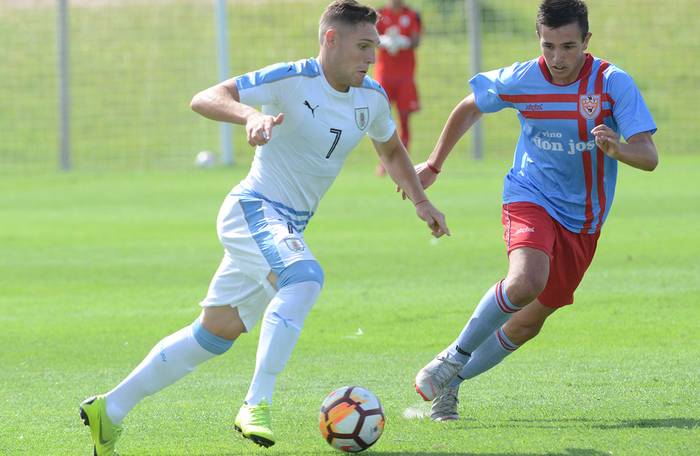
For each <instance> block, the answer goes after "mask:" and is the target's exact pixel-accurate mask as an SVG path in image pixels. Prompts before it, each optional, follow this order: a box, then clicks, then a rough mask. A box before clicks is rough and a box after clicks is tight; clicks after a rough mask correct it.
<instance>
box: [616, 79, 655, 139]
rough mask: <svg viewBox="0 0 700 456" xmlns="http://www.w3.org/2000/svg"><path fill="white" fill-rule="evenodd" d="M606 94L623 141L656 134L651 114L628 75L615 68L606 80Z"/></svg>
mask: <svg viewBox="0 0 700 456" xmlns="http://www.w3.org/2000/svg"><path fill="white" fill-rule="evenodd" d="M608 93H609V94H610V96H611V97H612V99H613V101H614V104H613V108H612V112H613V117H614V118H615V122H616V123H617V126H618V128H619V129H620V133H621V134H622V136H623V137H624V138H625V140H626V139H628V138H629V137H631V136H634V135H636V134H637V133H643V132H647V131H648V132H650V133H651V134H654V133H655V132H656V124H655V123H654V119H653V117H652V116H651V112H649V109H648V108H647V105H646V103H644V98H642V94H641V93H640V92H639V89H638V88H637V85H636V84H635V83H634V80H633V79H632V77H631V76H630V75H628V74H627V73H625V72H624V71H622V70H620V69H618V68H616V69H615V70H614V73H613V74H611V75H610V77H609V78H608Z"/></svg>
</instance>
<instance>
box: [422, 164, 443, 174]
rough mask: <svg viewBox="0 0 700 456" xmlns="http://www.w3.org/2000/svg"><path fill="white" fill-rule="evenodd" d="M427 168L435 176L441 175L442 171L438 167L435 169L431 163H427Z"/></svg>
mask: <svg viewBox="0 0 700 456" xmlns="http://www.w3.org/2000/svg"><path fill="white" fill-rule="evenodd" d="M425 166H427V167H428V169H429V170H430V171H431V172H432V173H433V174H440V170H439V169H437V168H436V167H434V166H433V165H431V164H430V163H428V162H425Z"/></svg>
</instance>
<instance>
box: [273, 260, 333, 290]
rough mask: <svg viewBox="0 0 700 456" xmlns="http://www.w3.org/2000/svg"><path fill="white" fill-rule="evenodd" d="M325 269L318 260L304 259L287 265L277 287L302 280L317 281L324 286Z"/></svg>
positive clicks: (280, 287)
mask: <svg viewBox="0 0 700 456" xmlns="http://www.w3.org/2000/svg"><path fill="white" fill-rule="evenodd" d="M323 280H324V276H323V269H322V268H321V265H320V264H318V261H316V260H302V261H297V262H295V263H292V264H291V265H289V266H288V267H286V268H285V269H284V270H283V271H282V272H281V273H280V275H279V277H278V279H277V288H278V289H282V288H284V287H285V286H287V285H292V284H295V283H301V282H316V283H318V284H319V286H321V287H323Z"/></svg>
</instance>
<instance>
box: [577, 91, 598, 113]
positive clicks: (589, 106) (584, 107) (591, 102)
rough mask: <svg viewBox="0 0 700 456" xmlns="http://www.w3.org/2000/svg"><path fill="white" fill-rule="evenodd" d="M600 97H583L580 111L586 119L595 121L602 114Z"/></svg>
mask: <svg viewBox="0 0 700 456" xmlns="http://www.w3.org/2000/svg"><path fill="white" fill-rule="evenodd" d="M600 104H601V103H600V95H597V94H596V95H581V96H580V97H579V102H578V111H579V112H580V113H581V115H582V116H583V117H585V118H586V119H595V118H596V117H597V116H598V114H600Z"/></svg>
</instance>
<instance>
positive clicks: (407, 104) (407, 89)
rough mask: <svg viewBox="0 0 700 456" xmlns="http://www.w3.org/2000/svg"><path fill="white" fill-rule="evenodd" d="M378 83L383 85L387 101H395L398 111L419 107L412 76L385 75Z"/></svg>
mask: <svg viewBox="0 0 700 456" xmlns="http://www.w3.org/2000/svg"><path fill="white" fill-rule="evenodd" d="M378 80H379V78H378ZM379 83H380V84H381V85H382V87H384V90H385V91H386V94H387V96H388V97H389V101H391V102H392V103H396V109H397V110H398V111H399V112H415V111H418V110H419V109H420V104H419V103H418V89H416V83H415V81H414V80H413V78H411V77H391V76H385V77H382V78H381V79H380V80H379Z"/></svg>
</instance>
